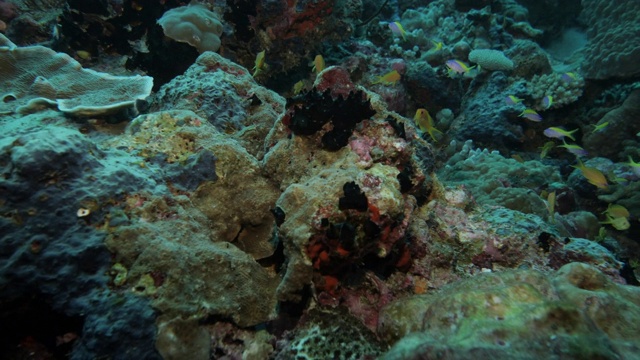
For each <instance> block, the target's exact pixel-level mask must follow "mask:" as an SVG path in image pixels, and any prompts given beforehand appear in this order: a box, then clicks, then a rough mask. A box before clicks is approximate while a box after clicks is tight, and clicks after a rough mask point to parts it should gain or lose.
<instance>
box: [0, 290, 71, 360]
mask: <svg viewBox="0 0 640 360" xmlns="http://www.w3.org/2000/svg"><path fill="white" fill-rule="evenodd" d="M83 323H84V318H82V317H69V316H66V315H64V314H61V313H58V312H56V311H54V310H53V309H51V307H49V305H48V304H47V302H46V301H45V300H43V299H41V298H37V297H34V298H27V299H25V298H18V299H14V300H13V301H10V302H8V303H7V302H4V301H3V302H2V310H1V311H0V324H2V326H0V358H2V359H56V360H62V359H69V356H70V353H71V348H72V346H73V344H74V342H75V341H76V339H77V338H78V337H80V335H81V331H82V327H83Z"/></svg>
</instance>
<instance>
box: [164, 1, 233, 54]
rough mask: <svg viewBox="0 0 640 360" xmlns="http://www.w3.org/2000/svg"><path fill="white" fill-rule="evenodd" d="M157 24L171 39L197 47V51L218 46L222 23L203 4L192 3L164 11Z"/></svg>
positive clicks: (212, 49)
mask: <svg viewBox="0 0 640 360" xmlns="http://www.w3.org/2000/svg"><path fill="white" fill-rule="evenodd" d="M158 24H159V25H160V26H162V30H163V31H164V34H165V35H167V36H168V37H170V38H171V39H173V40H175V41H179V42H186V43H187V44H189V45H191V46H193V47H195V48H196V49H198V51H199V52H201V53H202V52H205V51H216V50H218V49H219V48H220V34H222V24H221V23H220V20H218V17H217V16H216V15H215V13H213V12H211V11H209V9H207V7H206V6H204V5H203V4H198V3H192V4H189V5H188V6H181V7H178V8H174V9H171V10H169V11H167V12H165V13H164V14H163V15H162V17H161V18H160V19H158Z"/></svg>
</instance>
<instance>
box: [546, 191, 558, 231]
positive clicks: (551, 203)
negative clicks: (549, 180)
mask: <svg viewBox="0 0 640 360" xmlns="http://www.w3.org/2000/svg"><path fill="white" fill-rule="evenodd" d="M555 209H556V192H555V191H552V192H550V193H549V196H547V210H549V217H550V219H551V223H553V222H555V216H554V214H555V212H556V210H555Z"/></svg>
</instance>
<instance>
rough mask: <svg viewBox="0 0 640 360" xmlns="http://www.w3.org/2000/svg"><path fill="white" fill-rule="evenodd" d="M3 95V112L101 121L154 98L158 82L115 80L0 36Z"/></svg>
mask: <svg viewBox="0 0 640 360" xmlns="http://www.w3.org/2000/svg"><path fill="white" fill-rule="evenodd" d="M0 59H2V60H1V61H2V63H3V64H6V65H7V66H3V67H2V68H0V77H1V78H2V79H3V90H2V93H0V97H1V98H2V100H3V101H2V103H1V104H0V113H5V114H6V113H13V112H18V113H28V112H35V111H38V110H39V109H42V108H43V107H52V106H57V107H58V109H59V110H60V111H62V112H64V113H67V114H69V115H75V116H85V117H86V116H100V115H108V114H113V113H117V112H120V111H123V110H127V109H130V108H134V106H135V103H136V101H137V100H143V99H145V98H146V97H147V96H149V95H150V93H151V88H152V86H153V78H151V77H148V76H140V75H136V76H113V75H109V74H105V73H100V72H97V71H94V70H90V69H83V68H82V67H81V65H80V64H79V63H78V62H77V61H75V60H74V59H72V58H71V57H70V56H68V55H67V54H64V53H56V52H55V51H53V50H51V49H49V48H47V47H44V46H39V45H35V46H27V47H17V46H15V45H14V44H13V43H11V42H10V41H9V40H8V39H7V38H5V37H4V36H3V35H1V34H0Z"/></svg>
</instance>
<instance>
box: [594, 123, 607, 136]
mask: <svg viewBox="0 0 640 360" xmlns="http://www.w3.org/2000/svg"><path fill="white" fill-rule="evenodd" d="M608 125H609V122H608V121H605V122H603V123H602V124H600V125H593V124H592V125H591V126H593V131H592V132H591V133H592V134H593V133H594V132H597V131H600V130H602V129H604V128H606V127H607V126H608Z"/></svg>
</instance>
